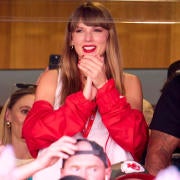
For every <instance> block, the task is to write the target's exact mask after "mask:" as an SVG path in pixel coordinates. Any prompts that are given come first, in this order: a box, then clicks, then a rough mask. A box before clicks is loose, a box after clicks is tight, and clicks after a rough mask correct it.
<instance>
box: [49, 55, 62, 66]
mask: <svg viewBox="0 0 180 180" xmlns="http://www.w3.org/2000/svg"><path fill="white" fill-rule="evenodd" d="M60 60H61V55H60V54H51V55H50V56H49V66H48V67H49V69H58V68H59V65H60Z"/></svg>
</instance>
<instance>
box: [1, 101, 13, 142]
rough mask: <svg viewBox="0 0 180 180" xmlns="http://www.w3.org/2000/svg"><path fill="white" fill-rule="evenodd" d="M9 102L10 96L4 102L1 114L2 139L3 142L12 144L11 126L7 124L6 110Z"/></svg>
mask: <svg viewBox="0 0 180 180" xmlns="http://www.w3.org/2000/svg"><path fill="white" fill-rule="evenodd" d="M8 104H9V98H8V99H7V100H6V102H5V103H4V106H3V108H2V110H1V114H0V141H1V143H2V144H11V132H10V128H8V127H7V125H6V110H7V106H8Z"/></svg>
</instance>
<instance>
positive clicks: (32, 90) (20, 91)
mask: <svg viewBox="0 0 180 180" xmlns="http://www.w3.org/2000/svg"><path fill="white" fill-rule="evenodd" d="M35 91H36V85H33V86H32V85H31V86H27V87H24V86H23V88H20V89H18V90H16V91H15V92H14V93H13V94H12V95H11V96H10V99H9V103H8V106H7V107H8V108H9V109H12V107H13V106H14V104H16V102H17V101H18V100H19V99H20V98H21V97H23V96H25V95H28V94H35Z"/></svg>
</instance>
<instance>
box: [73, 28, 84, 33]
mask: <svg viewBox="0 0 180 180" xmlns="http://www.w3.org/2000/svg"><path fill="white" fill-rule="evenodd" d="M82 31H83V30H82V29H80V28H77V29H76V30H75V32H76V33H80V32H82Z"/></svg>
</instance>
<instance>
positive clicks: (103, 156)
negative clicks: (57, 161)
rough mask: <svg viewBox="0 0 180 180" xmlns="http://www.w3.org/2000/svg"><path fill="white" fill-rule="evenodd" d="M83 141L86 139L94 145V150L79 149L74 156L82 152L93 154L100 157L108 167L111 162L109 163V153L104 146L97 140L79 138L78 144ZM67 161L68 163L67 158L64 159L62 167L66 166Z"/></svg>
mask: <svg viewBox="0 0 180 180" xmlns="http://www.w3.org/2000/svg"><path fill="white" fill-rule="evenodd" d="M81 141H85V142H87V143H89V144H90V145H91V147H92V150H82V151H81V150H78V151H76V152H75V153H74V154H73V155H72V156H75V155H80V154H92V155H94V156H97V157H98V158H100V159H101V161H102V162H103V163H104V166H105V167H106V168H107V167H108V164H109V163H108V158H107V155H106V153H105V152H104V150H103V148H102V147H101V146H100V145H99V144H98V143H96V142H95V141H91V140H88V139H77V142H76V144H78V143H79V142H81ZM65 163H66V159H63V163H62V168H63V167H64V165H65Z"/></svg>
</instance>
